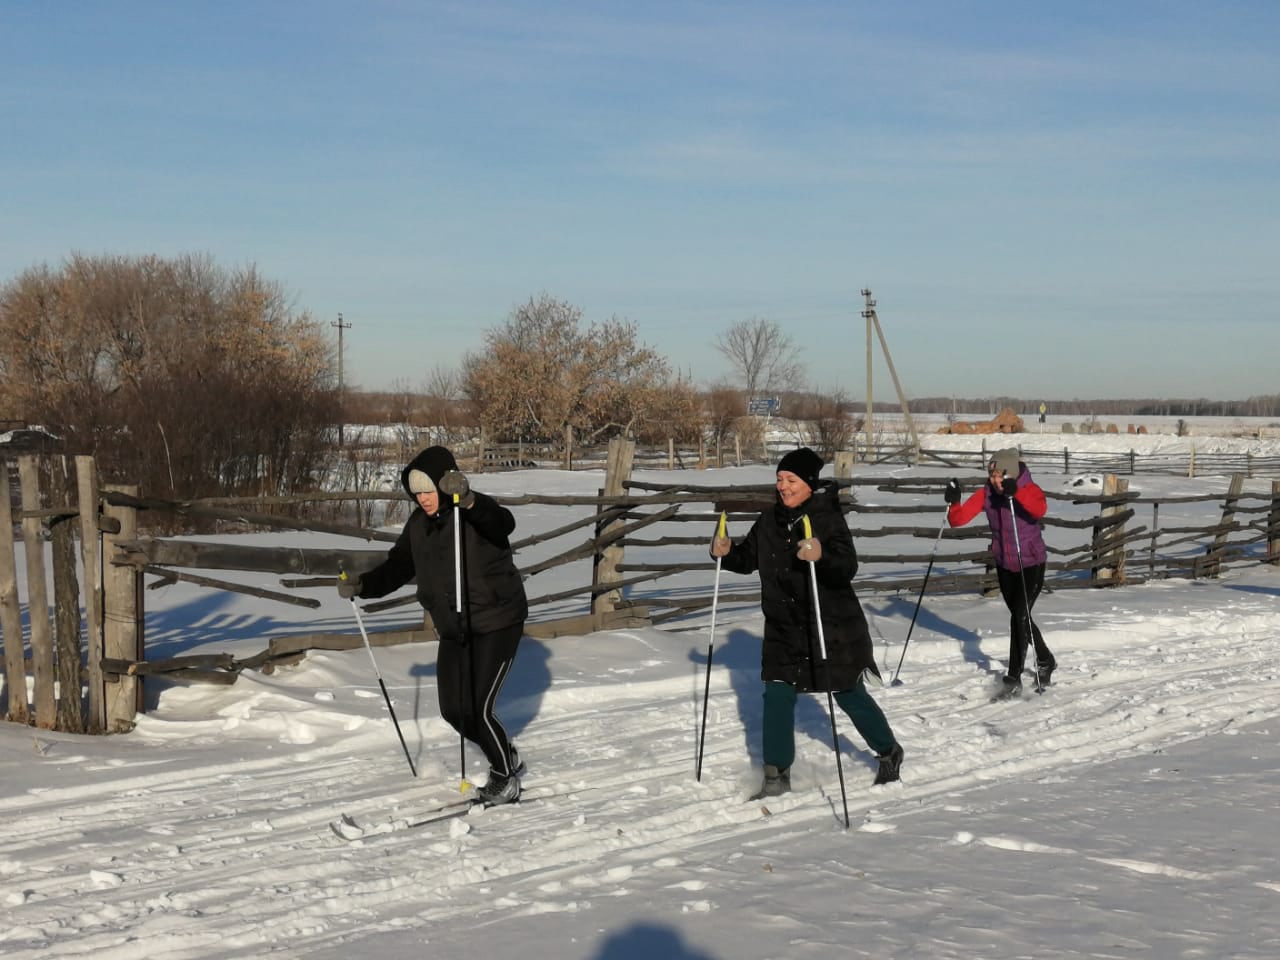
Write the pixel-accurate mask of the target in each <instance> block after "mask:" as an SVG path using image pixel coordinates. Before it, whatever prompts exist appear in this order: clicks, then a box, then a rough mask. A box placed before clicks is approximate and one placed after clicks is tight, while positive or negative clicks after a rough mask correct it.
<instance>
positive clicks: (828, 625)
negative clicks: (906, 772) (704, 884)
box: [711, 447, 902, 799]
mask: <svg viewBox="0 0 1280 960" xmlns="http://www.w3.org/2000/svg"><path fill="white" fill-rule="evenodd" d="M821 470H822V458H821V457H819V456H818V455H817V454H816V453H814V452H813V451H812V450H810V449H809V448H808V447H801V448H800V449H798V450H793V451H791V452H790V453H788V454H787V455H786V456H785V457H783V458H782V460H781V461H779V463H778V471H777V477H778V479H777V495H776V501H775V503H774V504H773V506H771V507H767V508H766V509H765V510H763V511H762V512H761V514H760V516H759V517H758V518H757V519H756V522H755V523H754V524H752V526H751V530H750V531H748V533H747V535H746V536H745V537H743V538H742V539H741V540H739V541H738V542H737V543H734V542H732V541H731V540H730V539H729V538H728V537H716V538H714V539H713V540H712V544H711V555H712V556H713V557H721V558H723V560H722V563H723V566H724V569H726V570H730V571H732V572H734V573H743V574H749V573H754V572H756V571H757V570H758V571H759V573H760V608H761V610H762V611H763V613H764V646H763V650H762V660H763V662H762V665H761V671H760V676H761V679H762V680H764V764H765V766H764V785H763V787H761V790H760V792H759V793H758V794H756V797H755V798H753V799H758V798H760V797H771V796H778V795H779V794H783V793H786V792H787V791H789V790H790V789H791V770H790V768H791V763H792V760H793V759H794V758H795V707H796V697H797V694H798V693H801V692H804V693H808V692H814V691H823V692H825V691H826V690H828V689H830V690H831V691H832V693H833V695H834V699H835V702H836V703H838V704H839V705H840V708H841V709H842V710H843V711H844V712H845V713H846V714H848V715H849V719H850V720H852V721H853V725H854V727H855V728H856V729H857V731H858V733H859V735H861V736H862V738H863V739H864V740H866V742H867V745H868V746H870V747H871V749H872V750H874V751H875V752H876V756H877V757H878V759H879V761H880V766H879V770H878V771H877V774H876V779H875V782H876V783H890V782H892V781H894V780H897V779H898V778H899V767H900V766H901V764H902V747H901V746H900V745H899V744H898V741H897V739H896V738H895V737H894V735H893V731H892V730H891V729H890V727H889V721H888V720H886V719H885V715H884V713H883V711H881V709H880V707H879V705H878V704H877V703H876V702H875V700H874V699H872V697H871V694H870V693H868V692H867V687H866V682H865V675H866V673H867V672H870V673H871V674H872V675H874V676H875V677H876V679H877V680H878V679H879V677H880V671H879V670H878V669H876V663H875V656H874V651H873V650H872V646H871V635H870V633H869V632H868V630H867V620H866V617H865V616H863V613H862V606H861V604H859V603H858V598H857V595H856V594H854V592H853V586H852V584H851V582H850V581H852V579H853V575H854V574H855V573H856V572H857V569H858V556H857V553H856V551H855V550H854V547H853V537H852V536H850V534H849V526H848V524H846V523H845V520H844V513H843V512H842V510H841V509H840V501H839V489H838V488H837V487H836V485H835V484H827V485H820V481H819V480H818V473H819V472H820V471H821ZM805 515H808V517H809V522H810V526H811V528H812V537H811V538H809V539H805V536H804V525H803V518H804V516H805ZM810 562H812V563H813V570H814V573H815V574H816V575H817V581H818V601H819V606H820V608H821V612H822V627H823V640H824V641H825V645H826V651H827V662H826V664H825V666H824V665H823V663H822V656H821V652H820V650H819V643H818V630H817V619H816V617H815V616H814V604H813V587H812V586H811V584H810V581H809V576H810V573H809V565H810ZM828 681H829V683H830V687H828V686H827V684H828Z"/></svg>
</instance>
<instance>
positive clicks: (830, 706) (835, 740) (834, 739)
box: [801, 513, 849, 830]
mask: <svg viewBox="0 0 1280 960" xmlns="http://www.w3.org/2000/svg"><path fill="white" fill-rule="evenodd" d="M801 519H802V520H803V521H804V538H805V539H806V540H808V539H809V538H810V537H812V536H813V529H812V528H811V527H810V526H809V515H808V514H807V513H806V514H805V515H804V516H803V517H802V518H801ZM809 582H810V583H811V584H813V616H814V619H815V620H817V622H818V652H819V653H820V654H821V655H822V674H823V680H824V684H823V685H824V686H825V687H826V688H827V712H828V713H829V714H830V715H831V746H832V748H833V749H834V750H835V752H836V776H838V777H839V778H840V802H841V804H843V805H844V828H845V829H846V830H848V829H849V798H848V796H847V795H846V794H845V789H844V766H843V765H842V764H841V762H840V737H839V735H838V734H837V733H836V700H835V696H834V694H832V692H831V667H830V665H829V664H828V663H827V638H826V634H825V633H824V632H823V629H822V605H821V603H820V602H819V600H818V568H817V565H816V564H815V563H814V561H812V560H810V561H809Z"/></svg>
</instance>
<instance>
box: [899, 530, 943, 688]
mask: <svg viewBox="0 0 1280 960" xmlns="http://www.w3.org/2000/svg"><path fill="white" fill-rule="evenodd" d="M946 528H947V515H946V514H945V513H944V514H943V515H942V526H940V527H939V528H938V536H937V538H936V539H934V541H933V552H932V553H930V554H929V565H928V566H927V567H925V568H924V583H922V584H920V596H918V597H917V598H916V609H915V612H914V613H913V614H911V625H910V626H909V627H907V639H906V640H905V641H904V642H903V644H902V656H900V657H899V658H898V666H897V667H896V668H895V669H894V671H893V680H892V681H890V683H889V686H891V687H900V686H902V681H901V680H899V679H898V671H899V670H901V669H902V661H903V660H905V659H906V658H907V644H909V643H911V631H912V630H914V629H915V626H916V617H918V616H920V604H921V603H923V602H924V590H925V587H927V586H929V574H931V573H932V572H933V560H934V558H935V557H936V556H937V555H938V543H939V542H940V541H941V540H942V531H943V530H945V529H946Z"/></svg>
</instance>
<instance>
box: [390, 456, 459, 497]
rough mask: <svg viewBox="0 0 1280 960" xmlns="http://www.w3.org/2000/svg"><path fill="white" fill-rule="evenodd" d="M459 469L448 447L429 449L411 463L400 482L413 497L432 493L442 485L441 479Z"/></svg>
mask: <svg viewBox="0 0 1280 960" xmlns="http://www.w3.org/2000/svg"><path fill="white" fill-rule="evenodd" d="M457 469H458V461H456V460H454V459H453V454H452V453H450V452H449V448H448V447H427V449H425V450H423V451H422V452H421V453H420V454H418V455H417V456H416V457H414V458H413V459H412V460H410V461H409V465H408V466H407V467H405V468H404V471H403V472H402V473H401V474H400V482H401V483H402V484H403V485H404V488H405V490H406V491H407V492H408V494H409V496H411V497H412V496H413V495H414V494H416V493H430V492H431V491H432V490H434V489H436V487H438V486H439V485H440V478H441V477H443V476H444V475H445V474H446V473H448V472H449V471H450V470H457ZM424 481H425V482H424ZM415 487H417V488H418V489H416V490H415V489H414V488H415Z"/></svg>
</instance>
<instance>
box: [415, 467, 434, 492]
mask: <svg viewBox="0 0 1280 960" xmlns="http://www.w3.org/2000/svg"><path fill="white" fill-rule="evenodd" d="M409 492H410V493H412V494H419V493H435V492H436V485H435V484H434V483H432V482H431V478H430V477H428V476H427V475H426V473H425V472H424V471H422V470H410V471H409Z"/></svg>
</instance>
